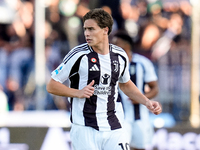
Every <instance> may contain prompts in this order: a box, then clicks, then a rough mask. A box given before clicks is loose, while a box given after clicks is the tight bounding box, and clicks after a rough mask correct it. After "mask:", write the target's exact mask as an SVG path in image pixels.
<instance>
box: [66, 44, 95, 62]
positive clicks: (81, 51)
mask: <svg viewBox="0 0 200 150" xmlns="http://www.w3.org/2000/svg"><path fill="white" fill-rule="evenodd" d="M92 51H93V50H92V48H91V47H90V46H89V45H88V44H87V43H84V44H80V45H78V46H75V47H74V48H72V49H71V50H70V51H69V52H68V53H67V55H66V56H65V57H64V59H63V62H66V61H68V60H69V59H73V58H76V59H77V57H80V56H82V55H85V54H88V53H90V52H92Z"/></svg>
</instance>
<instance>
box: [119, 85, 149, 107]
mask: <svg viewBox="0 0 200 150" xmlns="http://www.w3.org/2000/svg"><path fill="white" fill-rule="evenodd" d="M119 86H120V89H121V90H122V91H123V92H124V93H125V94H126V95H127V96H128V97H129V98H130V99H131V100H132V101H133V103H134V102H138V103H141V104H143V105H146V103H147V101H149V99H148V98H147V97H146V96H144V95H143V94H142V93H141V92H140V91H139V89H138V88H137V87H136V86H135V84H134V83H133V82H131V81H128V82H127V83H120V84H119Z"/></svg>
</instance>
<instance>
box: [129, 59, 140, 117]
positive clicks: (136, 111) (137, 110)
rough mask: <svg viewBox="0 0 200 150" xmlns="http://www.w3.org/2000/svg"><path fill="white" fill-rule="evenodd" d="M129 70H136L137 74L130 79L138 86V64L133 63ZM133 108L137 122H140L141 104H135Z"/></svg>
mask: <svg viewBox="0 0 200 150" xmlns="http://www.w3.org/2000/svg"><path fill="white" fill-rule="evenodd" d="M129 68H130V69H131V68H135V73H134V74H130V77H131V80H132V81H133V83H135V85H136V86H137V82H136V80H137V74H136V72H137V68H136V63H135V62H131V63H130V67H129ZM130 72H131V71H130ZM133 108H134V117H135V120H139V119H140V107H139V104H133Z"/></svg>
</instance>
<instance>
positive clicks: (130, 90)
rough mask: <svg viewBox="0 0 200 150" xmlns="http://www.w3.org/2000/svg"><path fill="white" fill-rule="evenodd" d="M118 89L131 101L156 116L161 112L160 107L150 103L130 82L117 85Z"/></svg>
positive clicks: (155, 103)
mask: <svg viewBox="0 0 200 150" xmlns="http://www.w3.org/2000/svg"><path fill="white" fill-rule="evenodd" d="M119 87H120V89H121V90H122V91H123V92H124V93H125V94H126V95H127V96H128V97H129V98H130V99H131V100H134V101H136V102H138V103H141V104H143V105H145V106H146V107H147V108H148V109H149V110H150V111H151V112H152V113H154V114H156V115H158V114H160V113H161V112H162V108H161V105H160V104H159V103H158V102H156V101H153V100H151V101H150V100H149V99H148V98H147V97H146V96H144V95H143V94H142V93H141V92H140V91H139V89H138V88H137V87H136V86H135V84H134V83H133V82H132V81H131V80H129V81H128V82H126V83H119Z"/></svg>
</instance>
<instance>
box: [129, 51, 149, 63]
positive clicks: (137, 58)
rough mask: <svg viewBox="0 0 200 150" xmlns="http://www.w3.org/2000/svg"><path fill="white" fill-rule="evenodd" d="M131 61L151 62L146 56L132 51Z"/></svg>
mask: <svg viewBox="0 0 200 150" xmlns="http://www.w3.org/2000/svg"><path fill="white" fill-rule="evenodd" d="M132 61H134V62H140V63H152V62H151V60H149V59H148V58H147V57H145V56H143V55H141V54H137V53H133V57H132Z"/></svg>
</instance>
